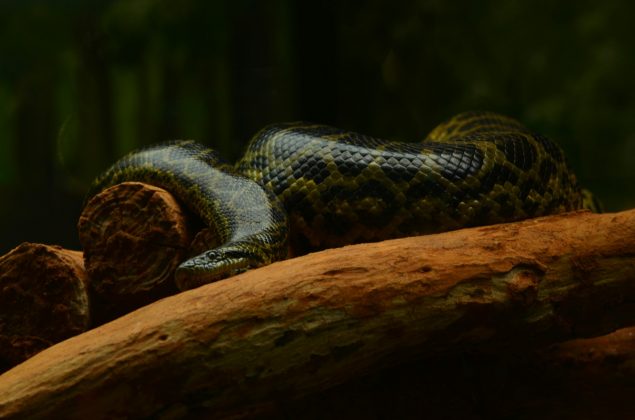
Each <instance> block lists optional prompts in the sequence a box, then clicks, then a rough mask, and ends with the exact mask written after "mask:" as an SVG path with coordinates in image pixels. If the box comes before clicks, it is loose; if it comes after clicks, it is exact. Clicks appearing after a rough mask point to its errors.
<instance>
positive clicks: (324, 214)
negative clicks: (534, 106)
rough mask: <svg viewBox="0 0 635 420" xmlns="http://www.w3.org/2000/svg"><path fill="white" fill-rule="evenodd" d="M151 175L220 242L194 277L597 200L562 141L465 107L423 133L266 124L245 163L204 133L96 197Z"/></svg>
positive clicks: (156, 149) (166, 148) (163, 147)
mask: <svg viewBox="0 0 635 420" xmlns="http://www.w3.org/2000/svg"><path fill="white" fill-rule="evenodd" d="M124 181H140V182H145V183H149V184H153V185H156V186H159V187H162V188H165V189H166V190H168V191H170V192H171V193H173V194H174V195H175V196H176V197H177V198H178V199H179V200H180V201H181V202H182V203H184V204H185V205H186V206H188V207H189V208H190V209H191V210H192V211H193V212H194V213H195V214H197V215H198V216H199V217H200V218H201V219H202V221H203V222H204V223H205V224H206V225H208V226H209V227H211V228H212V229H213V231H215V232H216V234H217V236H218V239H219V241H220V243H221V245H220V246H218V247H216V248H214V249H210V250H208V251H206V252H204V253H203V254H201V255H198V256H195V257H194V258H192V259H189V260H187V261H185V262H183V263H182V264H181V265H180V266H179V268H178V269H177V272H176V279H177V284H179V287H181V288H191V287H195V286H198V285H201V284H205V283H208V282H211V281H215V280H218V279H221V278H224V277H227V276H230V275H233V274H236V273H238V272H241V271H244V270H246V269H249V268H253V267H258V266H262V265H265V264H269V263H271V262H273V261H276V260H280V259H284V258H285V257H286V256H287V249H288V246H287V243H288V241H289V240H290V241H291V242H292V244H294V246H295V247H301V248H303V249H305V250H308V249H320V248H328V247H336V246H341V245H344V244H352V243H358V242H369V241H377V240H383V239H389V238H396V237H403V236H409V235H420V234H429V233H436V232H441V231H447V230H453V229H458V228H462V227H468V226H477V225H488V224H493V223H500V222H509V221H515V220H521V219H526V218H530V217H537V216H542V215H547V214H555V213H561V212H566V211H571V210H576V209H581V208H589V209H592V210H597V203H596V202H595V201H594V200H593V199H592V196H590V195H589V194H587V193H586V192H585V191H583V190H582V189H581V188H580V187H579V185H578V182H577V180H576V177H575V175H574V174H573V172H572V171H571V170H570V169H569V167H568V165H567V163H566V159H565V156H564V154H563V152H562V150H561V148H560V147H559V146H558V145H557V144H556V143H554V142H553V141H551V140H549V139H548V138H546V137H545V136H542V135H540V134H537V133H535V132H532V131H530V130H529V129H527V128H526V127H525V126H523V125H522V124H521V123H520V122H518V121H516V120H515V119H512V118H509V117H506V116H502V115H498V114H495V113H491V112H466V113H462V114H459V115H456V116H455V117H453V118H451V119H449V120H448V121H446V122H444V123H442V124H440V125H439V126H437V127H436V128H435V129H434V130H432V132H431V133H430V134H429V135H428V136H427V137H426V138H425V139H424V140H423V141H422V142H419V143H405V142H398V141H387V140H382V139H378V138H374V137H370V136H366V135H362V134H358V133H355V132H351V131H346V130H341V129H337V128H334V127H330V126H326V125H321V124H309V123H303V122H295V123H284V124H275V125H270V126H268V127H265V128H264V129H262V130H261V131H260V132H258V133H257V134H256V135H255V136H254V137H253V138H252V140H251V142H250V143H249V145H248V147H247V149H246V152H245V154H244V155H243V157H242V158H241V159H240V160H239V161H238V162H237V163H236V165H233V166H232V165H230V164H228V163H226V162H224V161H223V160H222V159H221V158H220V157H219V156H218V154H217V153H216V152H214V151H213V150H211V149H208V148H207V147H205V146H203V145H201V144H198V143H196V142H194V141H173V142H168V143H163V144H159V145H156V146H152V147H149V148H146V149H142V150H139V151H136V152H133V153H131V154H129V155H127V156H125V157H123V158H122V159H121V160H119V161H118V162H116V163H115V164H114V165H113V166H112V167H110V168H109V169H108V170H107V171H105V173H104V174H102V175H101V176H100V177H98V178H97V180H96V181H95V182H94V184H93V187H92V188H91V190H90V192H89V194H88V198H90V197H91V196H93V195H95V194H97V193H98V192H100V191H102V190H103V189H105V188H107V187H109V186H112V185H115V184H118V183H121V182H124Z"/></svg>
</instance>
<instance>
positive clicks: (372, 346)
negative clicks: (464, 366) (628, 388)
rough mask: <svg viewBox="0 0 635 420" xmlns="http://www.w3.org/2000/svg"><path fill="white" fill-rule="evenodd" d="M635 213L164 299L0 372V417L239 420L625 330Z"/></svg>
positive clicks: (440, 238) (386, 254) (579, 219)
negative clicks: (326, 394) (335, 393)
mask: <svg viewBox="0 0 635 420" xmlns="http://www.w3.org/2000/svg"><path fill="white" fill-rule="evenodd" d="M633 249H635V211H627V212H622V213H618V214H603V215H596V214H590V213H572V214H566V215H559V216H551V217H545V218H541V219H533V220H529V221H525V222H518V223H510V224H503V225H497V226H488V227H481V228H472V229H464V230H460V231H454V232H448V233H443V234H438V235H429V236H424V237H416V238H405V239H398V240H391V241H385V242H381V243H375V244H362V245H355V246H349V247H344V248H340V249H333V250H327V251H323V252H319V253H314V254H309V255H306V256H303V257H299V258H296V259H293V260H287V261H283V262H279V263H276V264H272V265H270V266H267V267H263V268H260V269H257V270H252V271H249V272H247V273H244V274H241V275H239V276H236V277H233V278H230V279H226V280H223V281H220V282H217V283H213V284H210V285H207V286H203V287H200V288H198V289H194V290H191V291H187V292H184V293H181V294H179V295H176V296H172V297H168V298H165V299H163V300H161V301H158V302H155V303H153V304H151V305H148V306H146V307H143V308H141V309H139V310H137V311H135V312H132V313H130V314H128V315H126V316H124V317H122V318H119V319H117V320H115V321H113V322H110V323H108V324H105V325H103V326H101V327H99V328H96V329H94V330H91V331H88V332H86V333H84V334H81V335H79V336H76V337H73V338H71V339H69V340H66V341H64V342H62V343H60V344H57V345H55V346H53V347H51V348H49V349H47V350H45V351H43V352H41V353H39V354H38V355H36V356H35V357H33V358H31V359H29V360H27V361H26V362H25V363H22V364H21V365H19V366H17V367H15V368H13V369H12V370H10V371H8V372H6V373H5V374H3V375H2V376H0V417H8V418H24V417H29V418H46V417H55V416H56V415H59V414H60V413H63V414H64V415H65V416H66V417H69V418H86V417H90V418H107V417H143V416H153V415H162V416H167V417H170V416H173V417H180V416H186V415H192V414H201V413H205V415H213V416H214V417H222V416H242V415H249V414H253V413H259V412H260V413H263V412H267V411H268V410H271V407H272V404H273V405H274V406H275V402H276V401H281V400H284V401H289V402H292V401H294V400H295V401H299V400H300V399H301V398H306V397H307V396H309V395H312V394H314V395H315V394H316V393H319V392H323V391H324V390H328V389H329V388H333V387H335V386H338V385H340V384H345V383H347V382H349V381H353V380H356V379H358V378H361V377H363V376H365V375H370V374H375V373H377V372H380V371H382V370H385V369H388V368H391V367H394V366H396V365H398V364H405V363H413V362H415V361H417V360H425V359H428V360H430V358H435V357H439V355H452V354H459V353H463V354H466V353H465V352H466V351H467V352H468V354H469V352H482V353H483V354H488V353H491V354H496V353H500V352H503V354H505V353H510V352H516V351H522V352H523V353H526V352H527V351H530V350H531V349H536V348H538V347H541V346H545V345H548V344H551V343H555V342H559V341H563V340H565V339H570V338H574V337H585V336H594V335H600V334H606V333H608V332H611V331H614V330H616V329H617V328H619V327H623V326H628V325H632V324H633V323H635V319H634V318H635V316H634V315H633V313H635V312H634V311H633V309H634V308H633V304H632V302H633V301H634V297H635V253H634V252H633Z"/></svg>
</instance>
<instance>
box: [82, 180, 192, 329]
mask: <svg viewBox="0 0 635 420" xmlns="http://www.w3.org/2000/svg"><path fill="white" fill-rule="evenodd" d="M188 223H189V221H188V217H187V214H186V212H185V210H184V209H183V208H182V207H181V206H180V205H179V203H178V202H177V201H176V199H175V198H174V197H173V196H172V195H171V194H170V193H168V192H167V191H165V190H163V189H161V188H158V187H154V186H152V185H147V184H142V183H138V182H125V183H122V184H118V185H115V186H113V187H111V188H108V189H106V190H104V191H102V192H101V193H99V194H97V195H95V196H94V197H93V198H92V199H91V200H90V201H89V202H88V203H87V204H86V206H85V208H84V210H83V211H82V214H81V216H80V219H79V223H78V231H79V238H80V241H81V243H82V246H83V247H84V257H85V260H86V270H87V271H88V274H89V276H90V280H91V281H90V286H91V292H92V295H93V297H94V300H95V302H94V304H95V312H96V313H95V318H96V322H97V323H101V322H103V321H104V320H110V319H114V318H116V317H117V316H119V315H122V314H124V313H127V312H130V311H131V310H133V309H136V308H138V307H141V306H143V305H146V304H148V303H150V302H152V301H155V300H157V299H159V298H162V297H165V296H169V295H171V294H175V293H177V292H178V290H177V289H176V286H175V284H174V270H175V269H176V267H177V266H178V265H179V264H180V263H181V262H183V260H184V259H185V258H186V254H187V249H188V247H189V245H190V242H191V240H192V234H191V233H190V226H189V225H188Z"/></svg>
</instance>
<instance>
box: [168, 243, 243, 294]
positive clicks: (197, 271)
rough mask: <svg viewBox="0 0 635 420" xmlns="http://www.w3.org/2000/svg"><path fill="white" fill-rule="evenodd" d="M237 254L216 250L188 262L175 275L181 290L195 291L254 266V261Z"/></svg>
mask: <svg viewBox="0 0 635 420" xmlns="http://www.w3.org/2000/svg"><path fill="white" fill-rule="evenodd" d="M232 254H237V253H236V252H222V250H220V249H214V250H211V251H207V252H204V253H203V254H201V255H198V256H196V257H194V258H191V259H189V260H186V261H185V262H183V263H182V264H181V265H180V266H179V267H178V268H177V269H176V273H175V282H176V285H177V287H178V288H179V290H182V291H183V290H189V289H194V288H196V287H199V286H203V285H205V284H208V283H213V282H215V281H218V280H222V279H224V278H227V277H231V276H234V275H236V274H239V273H242V272H243V271H246V270H247V269H249V268H251V267H253V266H254V264H253V260H251V259H250V258H248V257H247V256H245V255H232Z"/></svg>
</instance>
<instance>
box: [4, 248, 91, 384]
mask: <svg viewBox="0 0 635 420" xmlns="http://www.w3.org/2000/svg"><path fill="white" fill-rule="evenodd" d="M89 321H90V311H89V301H88V293H87V287H86V273H85V271H84V263H83V259H82V253H81V252H78V251H71V250H68V249H63V248H61V247H58V246H50V245H43V244H36V243H28V242H25V243H22V244H20V245H19V246H18V247H16V248H15V249H13V250H11V251H10V252H9V253H7V254H5V255H2V256H0V371H3V370H6V369H8V368H9V367H11V366H14V365H17V364H18V363H20V362H22V361H24V360H26V359H27V358H29V357H31V356H33V355H34V354H36V353H37V352H39V351H41V350H43V349H45V348H47V347H49V346H51V345H52V344H54V343H57V342H59V341H62V340H64V339H66V338H68V337H72V336H74V335H77V334H79V333H82V332H84V331H86V330H87V329H88V326H89Z"/></svg>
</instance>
